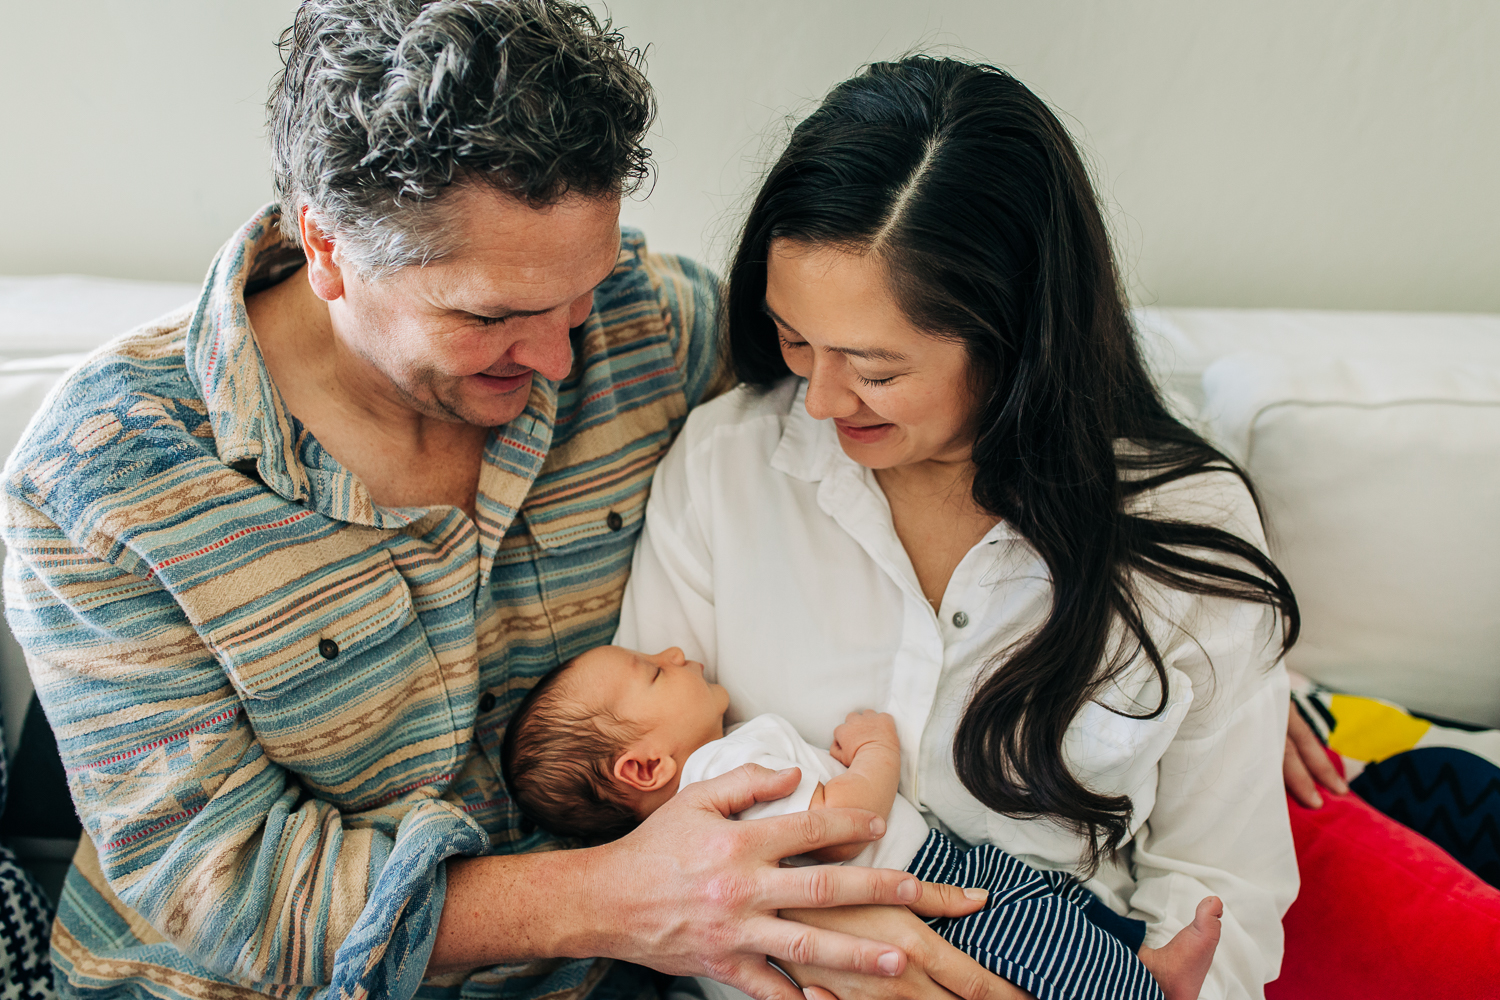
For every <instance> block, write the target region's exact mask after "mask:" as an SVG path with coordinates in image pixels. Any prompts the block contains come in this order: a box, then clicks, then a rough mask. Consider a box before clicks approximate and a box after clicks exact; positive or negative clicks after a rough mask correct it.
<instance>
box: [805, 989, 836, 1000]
mask: <svg viewBox="0 0 1500 1000" xmlns="http://www.w3.org/2000/svg"><path fill="white" fill-rule="evenodd" d="M802 995H803V996H804V997H806V998H807V1000H839V998H838V997H836V996H834V995H833V994H832V993H830V992H828V991H827V990H825V989H824V988H823V987H821V986H809V987H808V988H807V989H805V990H803V991H802Z"/></svg>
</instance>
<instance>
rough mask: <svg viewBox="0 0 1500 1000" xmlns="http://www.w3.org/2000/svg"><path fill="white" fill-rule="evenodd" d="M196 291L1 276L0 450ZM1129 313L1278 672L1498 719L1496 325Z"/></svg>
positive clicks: (4, 651)
mask: <svg viewBox="0 0 1500 1000" xmlns="http://www.w3.org/2000/svg"><path fill="white" fill-rule="evenodd" d="M197 294H198V289H197V287H196V286H193V285H188V284H174V283H164V282H138V281H119V280H110V279H100V278H83V277H75V276H49V277H40V278H0V454H8V453H9V452H10V450H11V448H12V447H13V445H14V444H15V442H16V440H17V439H18V438H19V437H20V435H21V433H22V430H23V429H24V427H25V424H26V422H27V420H28V419H29V418H30V416H31V414H32V413H33V412H34V411H35V410H36V408H37V407H38V406H40V405H41V403H42V401H43V399H44V397H45V395H46V393H47V391H48V389H49V388H50V387H51V386H52V385H53V384H54V383H55V382H56V380H57V379H58V377H59V376H60V375H61V374H62V373H63V372H64V371H66V370H67V369H68V368H69V367H71V366H72V365H73V364H75V363H76V362H77V361H78V359H79V357H80V356H81V352H86V351H88V350H91V349H92V348H94V347H95V346H97V345H99V344H101V343H103V342H104V341H105V340H107V339H109V338H111V337H112V336H114V335H116V334H118V333H121V332H123V331H125V330H126V329H129V328H130V327H132V326H134V325H136V324H138V323H141V322H144V321H146V320H148V319H150V318H152V317H154V316H157V315H159V314H162V313H165V312H167V311H169V310H171V309H173V308H175V307H177V306H179V305H182V304H183V303H186V302H189V301H191V300H193V299H194V298H195V297H196V296H197ZM1137 320H1138V325H1139V327H1140V329H1141V332H1142V337H1143V341H1144V345H1145V348H1146V353H1147V356H1148V358H1149V360H1150V363H1151V364H1152V366H1153V368H1154V369H1155V370H1156V371H1157V372H1158V373H1159V377H1160V379H1161V382H1162V385H1163V386H1164V388H1165V390H1166V392H1167V394H1168V396H1169V398H1170V399H1171V401H1172V404H1173V405H1174V406H1175V407H1176V408H1177V410H1178V411H1179V412H1180V413H1181V414H1182V415H1183V416H1184V417H1185V418H1186V419H1188V420H1189V421H1191V422H1192V423H1194V424H1195V425H1196V426H1198V427H1199V428H1200V429H1202V430H1203V431H1204V432H1205V433H1207V434H1208V435H1209V436H1210V437H1211V438H1212V439H1213V440H1215V441H1216V442H1218V443H1219V444H1220V445H1221V446H1222V447H1223V448H1224V449H1225V450H1226V451H1227V452H1228V453H1229V454H1231V455H1232V456H1233V457H1235V458H1236V459H1237V460H1238V461H1240V462H1241V463H1243V464H1244V465H1245V466H1246V467H1247V468H1248V469H1249V471H1250V473H1251V475H1252V476H1253V477H1254V479H1255V481H1256V483H1257V485H1258V486H1259V488H1260V490H1261V494H1262V497H1263V498H1264V501H1265V504H1266V509H1267V513H1268V515H1269V518H1270V522H1271V523H1270V527H1271V544H1272V551H1273V554H1274V555H1275V556H1276V558H1277V560H1278V561H1279V562H1280V564H1281V565H1282V567H1283V569H1284V570H1285V571H1286V573H1287V575H1288V577H1289V578H1290V580H1291V582H1292V585H1293V587H1294V589H1295V590H1296V592H1297V595H1298V598H1299V600H1300V601H1301V604H1302V609H1303V620H1304V634H1303V639H1302V642H1301V643H1300V644H1299V645H1298V646H1297V648H1296V649H1295V650H1294V651H1293V653H1292V654H1291V656H1290V664H1291V665H1292V666H1293V667H1294V668H1296V669H1298V670H1300V671H1301V672H1302V673H1304V674H1307V675H1308V676H1310V677H1312V678H1313V679H1315V680H1319V681H1322V682H1324V683H1326V684H1328V685H1329V686H1331V687H1335V688H1340V689H1343V690H1347V691H1351V692H1354V693H1359V694H1367V695H1374V696H1380V697H1385V698H1389V699H1391V700H1393V701H1397V702H1399V703H1402V704H1405V705H1407V706H1409V707H1411V708H1413V709H1416V710H1419V711H1425V712H1427V713H1430V714H1433V715H1438V716H1443V717H1447V718H1451V719H1457V720H1460V721H1463V722H1468V723H1475V724H1482V725H1490V726H1500V316H1463V315H1426V314H1398V313H1352V312H1313V311H1300V312H1289V311H1271V310H1231V309H1144V310H1140V311H1138V313H1137ZM29 696H30V682H29V679H28V678H27V676H26V671H25V666H24V663H23V661H22V658H21V656H20V650H19V649H18V648H17V647H16V646H15V644H14V642H13V641H12V640H11V639H10V636H9V634H8V633H0V703H3V706H4V722H5V728H6V734H7V748H6V749H7V751H8V752H10V753H14V750H15V747H16V740H17V739H18V738H19V734H20V730H21V720H22V717H23V715H24V712H25V706H26V703H27V700H28V698H29ZM63 856H66V854H65V853H64V855H63Z"/></svg>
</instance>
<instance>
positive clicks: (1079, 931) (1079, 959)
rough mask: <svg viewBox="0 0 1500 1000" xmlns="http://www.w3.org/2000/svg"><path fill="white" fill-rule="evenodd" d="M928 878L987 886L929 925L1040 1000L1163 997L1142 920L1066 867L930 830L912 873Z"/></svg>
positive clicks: (1148, 999)
mask: <svg viewBox="0 0 1500 1000" xmlns="http://www.w3.org/2000/svg"><path fill="white" fill-rule="evenodd" d="M906 870H907V871H908V872H910V873H911V874H913V875H915V876H916V877H917V878H919V879H921V880H922V881H924V882H942V883H945V884H947V885H961V886H964V887H965V888H978V889H988V890H989V893H990V898H989V901H988V902H987V903H985V906H984V909H982V910H980V911H979V912H977V913H971V914H969V915H968V916H967V917H956V918H949V917H942V918H938V919H934V920H929V921H928V924H929V925H931V927H932V928H933V929H934V930H936V931H937V932H938V933H939V934H941V935H943V937H944V938H945V939H946V940H947V941H948V942H949V943H950V944H952V945H953V946H954V947H956V948H958V949H960V950H962V951H963V952H964V953H965V954H967V955H969V956H971V957H972V958H973V959H974V960H975V961H977V962H978V963H979V964H981V965H983V966H984V967H985V968H987V969H989V970H990V971H991V972H993V973H995V974H996V975H998V976H1002V977H1004V978H1006V979H1009V980H1010V981H1011V982H1013V983H1015V984H1016V985H1017V986H1019V987H1021V988H1022V989H1024V990H1027V991H1029V992H1030V993H1032V994H1033V995H1034V996H1035V997H1036V998H1037V1000H1163V997H1162V992H1161V987H1159V986H1157V985H1156V980H1155V979H1153V978H1151V973H1150V972H1148V971H1146V967H1145V966H1144V965H1142V964H1141V960H1140V958H1138V957H1137V956H1136V951H1137V949H1139V948H1140V946H1141V940H1142V939H1143V938H1144V936H1145V929H1146V925H1145V924H1144V923H1142V922H1141V921H1139V920H1129V919H1127V918H1125V917H1122V916H1120V915H1118V914H1116V913H1115V912H1114V911H1113V910H1111V909H1109V907H1107V906H1105V905H1104V904H1103V903H1101V902H1099V900H1098V898H1097V897H1095V896H1094V894H1093V893H1091V892H1089V891H1088V890H1087V889H1085V888H1084V887H1083V886H1082V885H1080V884H1079V882H1078V880H1077V879H1075V878H1073V877H1072V876H1071V875H1068V874H1066V873H1064V872H1049V871H1040V870H1038V869H1036V868H1032V867H1031V866H1030V865H1026V864H1022V863H1021V862H1020V861H1017V860H1016V859H1015V858H1013V857H1011V856H1010V855H1009V854H1006V853H1005V852H1004V851H1002V850H1000V849H999V848H998V847H994V846H992V845H990V844H980V845H979V846H978V847H972V848H970V849H969V850H967V851H965V850H963V849H961V848H960V847H959V846H958V845H957V844H955V843H954V842H953V840H952V839H950V838H949V837H947V836H946V835H944V834H943V833H941V832H939V831H937V830H933V831H932V833H930V834H929V835H928V837H927V843H925V844H923V845H922V849H921V850H920V851H918V852H917V856H916V857H915V858H913V859H912V863H911V864H910V865H909V866H908V867H907V869H906Z"/></svg>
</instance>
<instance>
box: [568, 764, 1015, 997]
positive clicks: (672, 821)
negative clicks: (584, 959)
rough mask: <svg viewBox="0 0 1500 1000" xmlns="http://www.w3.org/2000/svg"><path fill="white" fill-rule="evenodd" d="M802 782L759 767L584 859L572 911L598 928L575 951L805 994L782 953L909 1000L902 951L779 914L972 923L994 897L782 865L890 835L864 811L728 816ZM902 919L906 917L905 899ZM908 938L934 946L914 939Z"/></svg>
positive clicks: (677, 799) (878, 872)
mask: <svg viewBox="0 0 1500 1000" xmlns="http://www.w3.org/2000/svg"><path fill="white" fill-rule="evenodd" d="M798 778H799V774H798V772H797V771H796V769H795V768H790V769H788V770H785V771H778V772H772V771H769V770H767V769H765V768H762V767H755V766H752V765H746V766H744V767H741V768H738V769H736V770H735V771H732V772H730V773H729V774H726V775H723V776H721V777H718V778H715V779H713V780H711V781H705V782H700V783H697V784H694V785H691V786H690V787H688V788H687V789H684V790H683V791H682V792H681V793H680V794H678V795H676V796H674V797H673V798H672V799H671V800H670V801H668V802H667V804H666V805H664V806H662V807H661V808H660V809H658V810H657V811H656V812H655V813H653V814H652V815H651V816H650V817H649V818H648V819H647V820H646V821H645V822H644V823H642V824H641V825H640V827H638V828H637V829H636V830H635V831H634V832H632V833H631V834H629V835H628V836H626V837H623V838H621V839H620V840H617V841H615V842H614V843H611V844H606V845H604V846H602V847H597V848H592V849H590V850H588V851H580V852H574V853H577V854H583V855H588V856H589V860H590V863H589V866H588V870H587V871H586V872H585V873H583V879H582V882H581V884H580V885H579V886H578V889H577V891H576V892H572V893H569V896H570V897H572V898H570V899H567V900H562V901H560V903H561V904H562V905H565V906H569V907H577V908H579V909H578V913H577V916H576V918H575V920H576V922H577V923H578V925H579V926H581V927H584V926H586V927H588V928H590V929H591V930H590V931H589V932H588V933H585V934H580V935H579V936H578V937H577V939H576V940H575V941H574V942H572V943H571V944H570V945H567V946H566V947H571V948H572V950H567V951H564V952H563V954H569V955H605V956H611V957H615V958H622V959H626V960H628V961H632V962H638V963H640V964H642V965H647V966H650V967H651V968H653V969H657V970H659V971H661V972H667V973H672V974H676V975H704V976H709V977H711V978H713V979H717V980H719V981H720V982H722V983H727V984H728V985H730V986H733V987H735V988H737V989H740V990H743V991H744V992H746V993H749V994H750V995H751V996H754V997H757V998H759V1000H804V998H803V996H802V994H801V992H800V991H799V990H798V989H797V987H795V986H794V985H793V984H792V983H790V982H788V981H787V979H786V977H785V976H783V975H782V974H781V973H779V972H777V971H776V970H775V969H773V968H771V967H770V966H769V965H768V964H767V963H766V957H767V956H770V957H771V958H773V959H775V960H776V961H777V963H778V964H786V963H792V964H795V965H797V966H798V967H799V968H809V969H817V970H819V972H820V973H831V972H843V973H855V974H857V976H858V979H857V980H856V981H862V982H869V983H870V984H872V985H875V984H881V983H884V984H887V990H886V992H885V994H884V995H886V996H891V997H894V996H898V995H901V994H902V991H901V990H900V989H899V987H898V985H897V984H896V983H895V982H894V981H893V980H895V979H896V977H900V976H902V975H903V974H905V973H906V971H907V968H908V960H907V959H908V956H907V953H906V951H905V950H904V948H903V947H902V946H901V945H899V944H896V943H895V942H891V941H882V940H879V939H878V936H859V935H858V934H851V933H846V932H844V931H841V930H836V929H827V928H825V927H814V926H812V925H810V924H808V923H805V922H797V921H793V920H787V919H784V918H782V917H781V916H780V915H779V914H778V911H781V910H785V909H799V910H801V911H805V912H809V913H832V912H836V911H833V910H828V909H824V908H826V907H848V906H856V905H865V904H876V903H883V904H911V903H918V902H919V901H920V900H921V899H923V898H926V900H927V905H928V906H931V907H937V908H938V909H939V911H940V912H941V913H942V914H943V915H948V916H961V915H963V914H967V913H971V912H973V911H974V910H977V909H979V908H980V907H981V906H982V905H983V899H977V900H971V899H968V898H966V897H965V896H964V895H963V894H962V891H961V890H954V889H952V888H951V887H947V886H932V885H925V884H923V883H920V882H918V881H917V880H916V879H915V878H913V877H912V876H911V875H907V874H905V873H902V872H896V871H888V870H885V869H878V868H852V867H847V868H846V867H833V866H814V867H807V868H782V867H780V864H779V863H780V861H781V859H783V858H788V857H792V856H794V855H798V854H807V853H809V852H811V851H815V850H817V849H818V848H820V847H824V846H827V845H830V844H846V843H850V842H856V841H859V842H868V841H871V840H875V839H877V838H878V837H880V836H881V835H882V834H883V833H884V832H885V821H884V820H883V819H882V818H881V817H879V816H875V815H872V814H871V813H868V812H865V811H863V810H856V809H818V810H813V811H809V812H801V813H796V814H793V815H790V816H780V817H776V818H773V819H760V820H749V821H745V822H735V821H732V820H729V819H727V818H726V817H727V816H730V815H733V814H734V813H737V812H740V811H742V810H744V809H747V808H749V806H750V805H752V804H753V803H755V802H763V801H766V800H769V799H776V798H781V797H782V796H784V795H788V794H790V793H791V791H792V790H793V789H794V788H796V786H797V782H798ZM901 912H903V913H907V911H906V910H905V909H904V905H903V906H902V909H901ZM908 915H909V914H908ZM913 920H915V918H913ZM915 922H916V924H917V926H918V927H922V928H923V929H924V930H925V929H926V927H925V925H923V924H922V923H921V921H919V920H916V921H915ZM888 925H889V922H887V924H882V925H881V926H880V928H879V929H881V930H884V929H885V927H886V926H888ZM907 930H908V931H909V930H910V928H907ZM934 936H935V935H934ZM903 940H906V941H913V940H915V941H924V942H925V943H926V944H928V945H930V942H926V941H925V939H923V938H921V937H920V936H913V935H912V934H911V933H907V934H906V935H905V937H904V938H903ZM938 940H939V942H941V939H940V938H939V939H938ZM976 968H978V967H977V966H976ZM877 992H878V988H877V989H872V990H871V991H870V994H871V995H875V994H876V993H877ZM999 996H1003V994H996V995H995V997H993V998H992V997H985V998H983V1000H997V998H998V997H999ZM971 1000H981V998H980V997H978V996H975V997H972V998H971Z"/></svg>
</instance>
